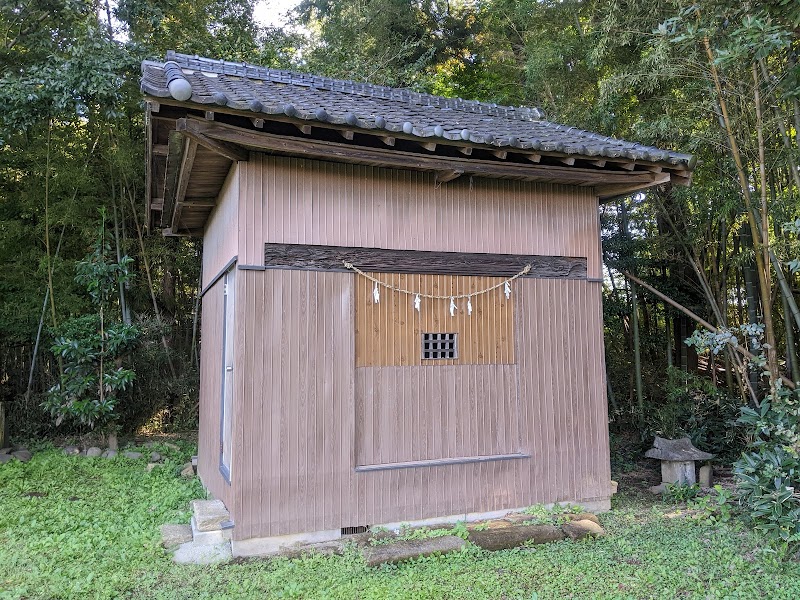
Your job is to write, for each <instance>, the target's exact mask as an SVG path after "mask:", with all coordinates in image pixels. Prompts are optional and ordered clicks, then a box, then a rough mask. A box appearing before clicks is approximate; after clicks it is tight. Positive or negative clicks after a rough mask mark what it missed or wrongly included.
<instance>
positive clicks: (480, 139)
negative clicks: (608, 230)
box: [141, 52, 694, 167]
mask: <svg viewBox="0 0 800 600" xmlns="http://www.w3.org/2000/svg"><path fill="white" fill-rule="evenodd" d="M182 80H183V81H182ZM173 81H176V82H177V84H178V85H177V86H176V85H174V84H173V86H172V90H173V93H174V94H175V95H173V93H170V83H171V82H173ZM185 82H188V84H189V86H186V83H185ZM181 86H183V90H182V91H183V92H184V94H181V93H180V89H181ZM141 88H142V91H143V92H144V93H146V94H149V95H151V96H155V97H157V98H175V99H181V100H186V101H187V102H190V103H192V104H198V105H205V106H206V107H208V108H214V107H227V108H230V109H235V110H239V111H247V112H252V113H254V114H263V115H279V114H280V115H283V116H288V117H292V118H296V119H300V120H308V121H319V122H324V123H333V124H337V125H347V126H348V127H351V128H353V129H354V130H359V129H361V130H372V131H371V132H372V133H375V134H377V133H379V132H380V131H385V132H386V134H387V135H390V134H392V133H400V132H402V133H404V134H406V135H408V136H412V137H419V138H429V139H427V141H436V138H439V139H447V140H454V141H455V140H458V141H463V142H470V143H473V144H487V145H491V146H496V147H500V148H502V147H506V148H517V149H520V150H530V151H542V152H559V153H564V154H568V155H570V154H572V155H580V156H598V157H606V158H628V159H632V160H642V161H650V162H665V163H669V164H672V165H676V166H689V167H692V166H693V165H694V161H693V157H692V156H691V155H689V154H682V153H678V152H672V151H669V150H663V149H659V148H655V147H652V146H644V145H641V144H637V143H634V142H628V141H625V140H619V139H615V138H611V137H607V136H604V135H600V134H597V133H592V132H589V131H584V130H581V129H577V128H575V127H568V126H566V125H559V124H557V123H551V122H549V121H546V120H544V119H543V115H542V113H541V112H540V111H539V110H538V109H536V108H525V107H513V106H499V105H496V104H488V103H484V102H476V101H471V100H461V99H460V98H444V97H442V96H433V95H430V94H421V93H417V92H413V91H410V90H408V89H398V88H390V87H385V86H378V85H371V84H368V83H358V82H353V81H345V80H340V79H331V78H328V77H318V76H315V75H309V74H306V73H296V72H293V71H282V70H276V69H268V68H265V67H259V66H255V65H249V64H246V63H238V62H228V61H221V60H212V59H208V58H201V57H198V56H189V55H185V54H177V53H174V52H169V53H167V60H166V61H165V62H164V63H156V62H151V61H145V62H144V63H142V83H141ZM190 92H191V96H190V97H189V93H190ZM176 96H177V98H176Z"/></svg>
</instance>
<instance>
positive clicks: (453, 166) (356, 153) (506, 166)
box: [182, 118, 657, 188]
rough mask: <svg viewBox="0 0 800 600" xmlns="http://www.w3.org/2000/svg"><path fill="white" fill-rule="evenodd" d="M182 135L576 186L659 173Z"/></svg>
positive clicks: (641, 181) (198, 129) (208, 129)
mask: <svg viewBox="0 0 800 600" xmlns="http://www.w3.org/2000/svg"><path fill="white" fill-rule="evenodd" d="M182 127H184V128H185V129H184V131H185V132H187V133H191V134H194V135H202V136H204V137H207V138H210V139H213V140H217V141H221V142H226V143H228V144H234V145H240V146H244V147H246V148H252V149H255V150H262V151H269V152H276V153H281V154H289V155H294V156H305V157H308V158H314V159H320V160H333V161H340V162H349V163H356V164H369V165H380V166H384V167H388V168H399V169H416V170H422V171H429V172H434V173H436V172H451V171H461V172H463V173H465V174H471V175H478V176H484V177H514V178H520V179H526V180H531V181H536V180H540V181H541V180H547V181H552V182H556V183H566V184H576V183H580V182H592V183H594V184H595V185H605V184H615V183H616V184H627V185H633V186H637V187H638V188H646V187H649V186H650V185H653V181H654V179H655V178H656V177H657V175H656V174H653V173H647V172H641V173H639V172H637V173H632V172H627V171H618V170H617V171H615V170H605V171H599V170H597V169H582V168H576V167H566V166H564V167H561V166H553V165H541V164H530V165H527V164H518V163H511V162H498V161H486V160H475V159H468V158H451V157H440V156H424V155H420V154H416V153H413V152H400V151H396V150H386V149H380V148H370V147H365V146H354V145H350V144H340V143H335V142H327V141H322V140H305V139H299V138H295V137H289V136H282V135H276V134H271V133H264V132H259V131H252V130H248V129H242V128H239V127H236V126H233V125H227V124H223V123H219V122H206V121H202V120H200V119H193V118H187V119H185V120H184V123H183V125H182Z"/></svg>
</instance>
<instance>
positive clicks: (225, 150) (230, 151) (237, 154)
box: [177, 119, 248, 162]
mask: <svg viewBox="0 0 800 600" xmlns="http://www.w3.org/2000/svg"><path fill="white" fill-rule="evenodd" d="M177 130H178V131H180V132H181V133H183V134H184V135H185V136H187V137H189V138H191V139H193V140H194V141H195V142H197V143H198V144H200V145H201V146H203V147H204V148H207V149H209V150H211V151H212V152H215V153H217V154H219V155H221V156H224V157H225V158H227V159H228V160H231V161H233V162H237V161H240V160H247V159H248V153H247V151H245V150H243V149H242V148H240V147H238V146H236V145H233V144H229V143H227V142H221V141H219V140H215V139H213V138H210V137H208V136H205V135H203V134H202V133H197V132H195V131H191V130H189V129H187V128H186V119H178V122H177Z"/></svg>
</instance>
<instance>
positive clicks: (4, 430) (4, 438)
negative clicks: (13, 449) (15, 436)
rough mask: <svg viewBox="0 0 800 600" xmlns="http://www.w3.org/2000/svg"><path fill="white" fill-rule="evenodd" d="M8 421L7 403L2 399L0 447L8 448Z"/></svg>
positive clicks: (0, 402) (0, 408)
mask: <svg viewBox="0 0 800 600" xmlns="http://www.w3.org/2000/svg"><path fill="white" fill-rule="evenodd" d="M9 444H10V440H9V437H8V421H7V420H6V403H5V402H2V401H0V448H8V446H9Z"/></svg>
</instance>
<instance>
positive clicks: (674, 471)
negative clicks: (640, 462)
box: [645, 437, 714, 493]
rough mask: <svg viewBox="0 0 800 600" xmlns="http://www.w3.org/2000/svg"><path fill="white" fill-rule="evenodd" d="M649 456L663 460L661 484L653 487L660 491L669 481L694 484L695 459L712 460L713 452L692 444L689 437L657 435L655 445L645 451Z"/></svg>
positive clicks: (695, 478)
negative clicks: (704, 450) (661, 436)
mask: <svg viewBox="0 0 800 600" xmlns="http://www.w3.org/2000/svg"><path fill="white" fill-rule="evenodd" d="M645 456H646V457H647V458H655V459H658V460H660V461H661V485H659V486H655V488H658V489H655V488H651V491H654V492H655V493H660V492H662V491H663V490H664V487H665V484H667V483H679V484H681V485H694V484H695V483H696V482H697V476H696V472H695V465H694V461H696V460H711V459H712V458H714V455H713V454H709V453H708V452H703V451H702V450H699V449H697V448H695V447H694V446H693V445H692V441H691V440H690V439H689V438H681V439H678V440H666V439H664V438H660V437H656V439H655V441H654V442H653V447H652V448H650V450H648V451H647V452H646V453H645Z"/></svg>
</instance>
